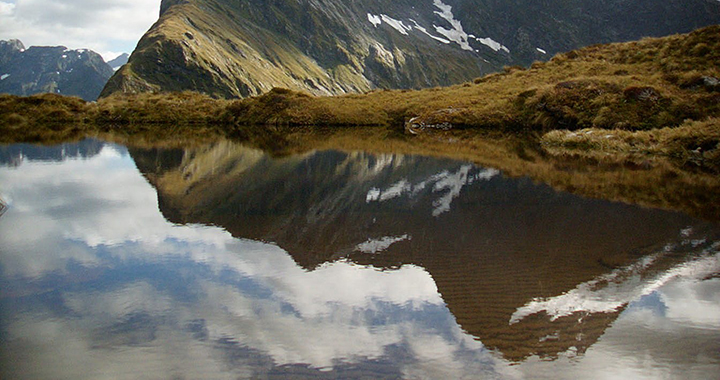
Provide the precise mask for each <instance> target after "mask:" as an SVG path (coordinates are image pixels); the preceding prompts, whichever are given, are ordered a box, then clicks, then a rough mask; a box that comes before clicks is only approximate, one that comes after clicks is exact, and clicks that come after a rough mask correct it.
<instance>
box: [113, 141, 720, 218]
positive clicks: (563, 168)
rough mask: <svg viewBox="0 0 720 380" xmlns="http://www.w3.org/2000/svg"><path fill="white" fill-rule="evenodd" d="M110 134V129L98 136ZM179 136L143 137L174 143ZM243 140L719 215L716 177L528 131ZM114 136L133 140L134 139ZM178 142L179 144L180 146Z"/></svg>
mask: <svg viewBox="0 0 720 380" xmlns="http://www.w3.org/2000/svg"><path fill="white" fill-rule="evenodd" d="M104 137H105V138H109V139H113V140H114V139H116V138H115V137H113V136H112V135H108V136H104ZM178 138H180V137H179V136H176V137H175V138H173V139H171V140H169V141H165V142H162V141H156V142H154V143H148V141H147V139H144V138H143V139H141V140H140V141H139V144H140V145H142V146H145V147H147V146H151V145H153V144H154V145H160V146H165V147H179V145H178V144H177V141H178ZM237 138H239V139H240V141H241V142H242V144H243V145H250V146H253V147H257V148H261V149H263V150H266V151H268V152H270V153H271V154H273V155H281V156H284V155H290V154H302V153H305V152H308V151H310V150H326V149H336V150H343V151H358V150H362V151H368V152H372V153H397V154H418V155H429V156H436V157H449V158H455V159H459V160H468V161H472V162H474V163H476V164H478V165H481V166H487V167H493V168H497V169H500V170H502V171H503V172H504V173H505V174H506V175H509V176H512V177H518V176H527V177H530V178H532V179H534V180H536V181H538V182H544V183H547V184H549V185H551V186H553V187H555V188H556V189H558V190H563V191H569V192H572V193H576V194H579V195H583V196H587V197H593V198H598V199H608V200H613V201H620V202H625V203H632V204H639V205H642V206H646V207H655V208H663V209H668V210H678V211H682V212H687V213H689V214H691V215H694V216H698V217H702V218H704V219H709V220H715V221H718V220H720V176H718V175H717V174H716V173H713V172H708V171H705V170H694V169H690V168H688V167H686V166H685V165H682V164H680V162H679V161H677V160H675V159H672V158H668V157H665V156H646V157H644V158H643V159H642V160H637V159H634V158H628V159H625V158H624V157H622V156H616V155H609V156H604V155H597V156H588V155H579V154H570V153H568V152H567V151H564V150H562V151H559V152H560V153H558V152H556V151H553V150H547V149H546V148H545V147H544V146H543V145H541V144H539V143H538V142H537V139H535V138H529V137H513V136H508V135H504V134H490V133H480V134H479V133H476V132H472V131H443V132H436V133H428V134H424V135H420V136H408V135H405V134H401V133H398V132H397V131H396V130H395V129H392V128H384V127H372V128H315V129H311V130H309V129H306V128H298V127H294V128H293V127H272V128H259V127H247V128H245V129H244V131H243V134H242V136H238V137H237ZM121 142H123V143H126V144H130V145H131V146H132V145H136V142H135V141H134V138H132V137H130V138H129V139H128V137H127V136H121ZM180 146H181V145H180Z"/></svg>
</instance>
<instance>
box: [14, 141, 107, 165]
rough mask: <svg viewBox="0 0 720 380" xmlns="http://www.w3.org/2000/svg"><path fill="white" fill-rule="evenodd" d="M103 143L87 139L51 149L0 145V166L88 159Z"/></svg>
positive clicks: (38, 146)
mask: <svg viewBox="0 0 720 380" xmlns="http://www.w3.org/2000/svg"><path fill="white" fill-rule="evenodd" d="M104 145H105V143H103V142H101V141H98V140H92V139H87V140H83V141H80V142H77V143H64V144H59V145H55V146H51V147H47V146H40V145H33V144H13V145H0V165H10V166H17V165H20V164H21V163H22V162H23V161H24V160H37V161H55V162H60V161H64V160H66V159H68V158H73V157H81V158H90V157H93V156H95V155H96V154H98V153H100V150H102V148H103V146H104Z"/></svg>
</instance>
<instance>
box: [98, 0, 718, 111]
mask: <svg viewBox="0 0 720 380" xmlns="http://www.w3.org/2000/svg"><path fill="white" fill-rule="evenodd" d="M670 15H672V17H670ZM718 22H720V2H718V1H715V0H690V1H681V0H667V1H662V2H660V1H656V0H639V1H632V2H628V1H625V0H599V1H590V0H572V1H564V2H549V1H536V2H529V3H528V2H525V1H518V0H505V1H495V0H422V1H410V0H400V1H392V2H391V1H386V0H365V1H357V0H355V1H338V0H272V1H267V0H263V1H260V0H248V1H242V2H236V1H227V0H163V2H162V5H161V15H160V19H159V21H158V22H157V23H156V24H155V25H154V26H153V27H152V28H151V29H150V31H148V32H147V34H146V35H145V36H144V37H143V38H142V39H141V41H140V43H139V44H138V47H137V49H136V51H135V52H134V53H133V54H132V56H131V58H130V62H129V65H127V66H125V67H124V68H123V69H121V70H119V71H118V72H117V73H116V75H115V76H114V77H113V78H112V79H111V80H110V81H109V83H108V85H107V87H106V88H105V89H104V91H103V96H106V95H109V94H111V93H114V92H127V93H135V92H144V91H180V90H195V91H200V92H204V93H208V94H211V95H213V96H216V97H246V96H252V95H258V94H261V93H264V92H266V91H268V90H270V89H271V88H272V87H286V88H290V89H295V90H302V91H307V92H310V93H313V94H316V95H334V94H342V93H349V92H361V91H367V90H371V89H374V88H418V87H429V86H438V85H450V84H454V83H459V82H462V81H466V80H469V79H472V78H474V77H477V76H480V75H483V74H485V73H487V72H490V71H495V70H498V69H499V68H501V67H502V66H503V65H508V64H529V63H531V62H532V61H534V60H542V59H545V58H550V57H551V56H552V55H553V54H554V53H556V52H559V51H566V50H570V49H573V48H577V47H579V46H583V45H588V44H592V43H602V42H610V41H619V40H630V39H637V38H640V37H643V36H656V35H664V34H671V33H677V32H686V31H689V30H692V29H694V28H697V27H700V26H703V25H708V24H713V23H718Z"/></svg>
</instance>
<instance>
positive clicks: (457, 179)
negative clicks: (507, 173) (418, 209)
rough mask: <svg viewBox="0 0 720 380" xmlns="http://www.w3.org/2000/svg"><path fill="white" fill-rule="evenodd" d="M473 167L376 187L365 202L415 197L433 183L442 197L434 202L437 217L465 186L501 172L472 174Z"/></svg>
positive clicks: (434, 191) (435, 190) (433, 212)
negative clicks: (424, 178) (416, 182)
mask: <svg viewBox="0 0 720 380" xmlns="http://www.w3.org/2000/svg"><path fill="white" fill-rule="evenodd" d="M472 169H473V166H472V165H464V166H462V167H460V169H458V170H457V171H456V172H454V173H453V172H450V171H447V170H446V171H442V172H440V173H438V174H435V175H433V176H431V177H430V178H428V179H427V180H425V181H422V182H420V183H418V184H415V185H413V184H412V183H410V182H408V181H407V180H405V179H403V180H400V181H398V182H396V183H395V184H393V185H391V186H390V187H389V188H387V189H385V190H381V189H378V188H375V187H374V188H372V189H370V190H369V191H368V192H367V194H366V196H365V202H366V203H370V202H385V201H389V200H391V199H395V198H400V197H402V196H406V195H407V196H409V197H411V198H413V197H416V196H417V195H418V194H420V192H421V191H423V190H425V189H426V188H427V187H428V186H430V185H432V186H433V188H432V193H433V194H440V197H439V198H438V199H436V200H435V201H433V202H432V206H433V210H432V215H433V216H434V217H437V216H440V215H441V214H444V213H446V212H448V211H450V206H451V205H452V202H453V200H455V198H457V197H458V196H460V191H461V190H462V188H463V187H464V186H466V185H472V184H473V183H475V182H478V181H488V180H490V179H492V178H493V177H495V176H497V175H499V174H500V171H498V170H496V169H483V170H482V171H480V172H479V173H477V174H474V175H470V171H471V170H472Z"/></svg>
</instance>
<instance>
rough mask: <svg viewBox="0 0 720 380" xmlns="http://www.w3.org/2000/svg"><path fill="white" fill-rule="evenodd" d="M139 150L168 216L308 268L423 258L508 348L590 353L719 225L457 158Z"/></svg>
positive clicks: (449, 292) (462, 320)
mask: <svg viewBox="0 0 720 380" xmlns="http://www.w3.org/2000/svg"><path fill="white" fill-rule="evenodd" d="M129 151H130V154H131V155H132V157H133V159H134V160H135V163H136V165H137V167H138V169H139V170H140V171H141V172H142V173H143V175H144V176H145V177H146V178H147V179H148V181H149V182H150V183H151V184H152V185H153V186H154V187H156V189H157V192H158V203H159V207H160V210H161V212H162V213H163V215H164V216H165V217H166V218H167V219H168V220H169V221H171V222H172V223H179V224H183V223H191V224H194V223H201V224H207V225H212V226H219V227H222V228H224V229H225V230H227V231H228V232H229V233H231V234H232V235H233V236H234V237H237V238H241V239H253V240H260V241H266V242H272V243H275V244H277V245H278V246H279V247H281V248H282V249H284V250H285V251H287V252H288V254H289V255H290V256H292V258H293V259H294V260H295V262H296V263H298V264H299V265H300V266H302V267H303V268H305V269H306V270H308V271H312V270H315V269H316V268H318V267H321V266H323V265H324V264H325V263H328V262H334V261H338V260H347V261H350V262H354V263H357V264H360V265H368V266H373V267H375V268H378V269H380V270H393V269H397V268H399V267H401V266H403V265H415V266H420V267H422V268H424V269H425V270H427V271H428V273H429V274H430V275H431V276H432V277H433V280H434V281H435V283H436V285H437V289H438V291H439V292H440V294H441V295H442V297H443V300H444V301H445V303H446V304H447V306H448V308H449V309H450V311H451V312H452V313H453V315H454V316H455V317H456V319H457V322H458V323H459V324H460V325H461V326H462V327H463V329H464V330H465V331H467V332H469V333H471V334H473V335H474V336H476V337H478V338H479V339H480V340H481V341H482V343H483V344H484V345H485V346H486V347H487V348H489V349H497V350H500V351H501V352H502V354H503V356H504V357H505V358H507V359H509V360H522V359H524V358H526V357H528V356H532V355H539V356H540V357H554V356H557V355H558V353H562V352H565V351H567V350H568V349H571V348H575V349H576V350H577V352H578V353H582V352H584V351H585V350H586V349H588V348H589V347H590V346H591V345H592V344H594V343H595V342H596V341H597V339H598V338H599V337H600V336H601V335H602V334H603V333H604V331H605V329H606V328H607V327H608V326H609V325H610V324H612V323H613V322H614V321H615V319H616V318H617V317H618V314H619V312H620V311H621V310H622V309H623V308H624V307H625V306H626V305H627V304H628V303H629V302H630V301H631V300H632V299H633V298H634V297H636V296H637V295H638V294H642V293H643V292H645V291H646V289H654V288H653V286H656V285H657V283H658V282H655V281H656V280H658V281H665V280H662V279H663V278H665V279H667V278H672V276H671V275H670V274H672V273H673V272H672V271H673V268H678V267H682V266H683V265H684V264H685V262H686V261H687V260H688V257H692V256H693V254H692V253H690V254H688V252H687V251H684V250H689V251H690V252H701V251H702V250H703V249H706V248H707V247H709V246H711V245H712V244H717V243H716V242H717V238H718V236H717V230H716V227H713V225H712V224H707V223H703V222H699V221H697V220H693V219H692V218H690V217H688V216H686V215H683V214H679V213H673V212H666V211H661V210H653V209H648V208H642V207H636V206H630V205H626V204H621V203H613V202H606V201H600V200H594V199H586V198H581V197H578V196H574V195H571V194H568V193H561V192H556V191H554V190H552V189H551V188H550V187H548V186H546V185H542V184H537V183H533V181H532V180H530V179H528V178H520V179H512V178H508V177H505V176H503V175H502V173H500V172H499V171H497V170H494V169H491V168H483V167H478V166H475V165H473V164H470V163H467V162H460V161H453V160H449V159H433V158H428V157H421V156H412V155H402V154H382V155H372V154H367V153H363V152H354V153H344V152H337V151H312V152H309V153H306V154H303V155H294V156H285V157H272V156H269V155H268V154H266V153H263V152H262V151H259V150H256V149H251V148H247V147H243V146H242V145H239V144H235V143H231V142H228V141H220V142H217V143H214V144H208V145H206V146H198V147H195V148H190V149H187V150H181V149H148V148H130V150H129ZM714 228H715V229H714ZM712 231H715V232H712ZM706 234H708V235H706ZM713 234H714V235H713ZM701 238H702V239H703V240H702V241H701V240H700V239H701ZM705 238H706V240H705ZM693 239H695V240H693ZM691 241H695V242H696V243H697V246H693V244H695V243H692V244H691ZM648 254H649V255H648ZM666 274H667V275H666ZM532 300H544V302H543V303H533V302H531V301H532ZM593 300H596V301H593ZM597 300H601V301H597ZM589 305H594V306H589ZM553 306H555V307H554V308H553ZM558 310H560V312H559V313H558ZM553 313H558V314H553ZM548 337H550V338H548Z"/></svg>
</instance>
